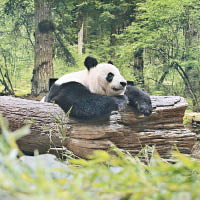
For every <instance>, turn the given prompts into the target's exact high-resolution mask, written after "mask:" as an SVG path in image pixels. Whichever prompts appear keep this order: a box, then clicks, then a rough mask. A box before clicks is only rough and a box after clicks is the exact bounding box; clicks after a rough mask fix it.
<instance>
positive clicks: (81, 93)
mask: <svg viewBox="0 0 200 200" xmlns="http://www.w3.org/2000/svg"><path fill="white" fill-rule="evenodd" d="M52 100H53V101H55V103H56V104H58V105H59V106H60V107H61V108H62V109H63V110H64V111H65V112H66V113H67V112H68V111H69V115H70V116H71V117H75V118H77V119H81V120H96V119H103V118H107V117H109V115H110V114H111V112H112V111H114V110H118V104H117V102H116V101H115V100H114V99H113V98H111V97H109V96H102V95H98V94H93V93H91V92H90V91H89V90H88V89H87V88H86V87H85V86H83V85H82V84H80V83H77V82H68V83H64V84H62V85H60V87H59V90H58V93H57V94H56V96H55V97H54V98H53V99H52Z"/></svg>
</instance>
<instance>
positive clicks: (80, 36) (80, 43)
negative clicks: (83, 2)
mask: <svg viewBox="0 0 200 200" xmlns="http://www.w3.org/2000/svg"><path fill="white" fill-rule="evenodd" d="M78 52H79V54H80V55H83V22H82V25H81V29H80V31H79V32H78Z"/></svg>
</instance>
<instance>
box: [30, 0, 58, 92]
mask: <svg viewBox="0 0 200 200" xmlns="http://www.w3.org/2000/svg"><path fill="white" fill-rule="evenodd" d="M34 5H35V59H34V69H33V77H32V80H31V82H32V89H31V94H32V95H34V96H37V95H39V94H40V93H41V92H47V91H48V80H49V78H52V77H54V75H53V31H54V30H55V27H54V24H53V22H52V19H51V4H50V1H49V0H34Z"/></svg>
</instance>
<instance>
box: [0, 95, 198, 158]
mask: <svg viewBox="0 0 200 200" xmlns="http://www.w3.org/2000/svg"><path fill="white" fill-rule="evenodd" d="M151 99H152V104H153V108H154V109H153V112H152V114H151V116H149V117H146V116H144V115H140V114H138V113H136V112H135V111H134V110H133V108H131V107H127V108H126V109H125V110H123V111H120V112H112V114H111V116H110V119H109V120H107V121H95V122H94V121H93V122H91V121H90V122H89V121H86V122H81V121H78V120H75V119H71V118H70V119H69V118H68V117H66V115H65V113H64V112H63V111H62V109H60V108H59V107H58V106H57V105H55V104H51V103H41V102H38V101H32V100H26V99H20V98H14V97H6V96H2V97H0V113H1V114H2V115H3V117H5V118H7V119H8V121H9V125H10V129H11V130H16V129H18V128H20V127H22V126H24V125H25V124H30V129H31V134H29V135H27V136H25V137H23V138H21V139H20V140H19V141H18V144H19V146H20V148H21V149H22V150H23V151H24V152H28V153H33V152H34V150H35V149H37V150H38V151H39V153H46V152H48V151H49V149H50V148H51V147H56V148H58V149H59V148H60V147H62V146H65V147H67V149H69V150H71V151H72V152H73V153H74V154H75V155H77V156H80V157H82V158H87V157H88V155H90V154H91V153H92V152H93V151H94V150H109V149H110V146H111V144H115V145H116V146H117V147H119V148H122V149H124V150H127V151H129V152H130V153H131V154H132V155H136V154H137V153H138V152H139V151H140V150H141V149H142V148H143V147H145V146H146V145H149V146H155V148H156V149H157V151H158V152H159V153H160V155H161V157H163V158H169V157H170V155H171V149H172V148H173V147H174V146H176V147H177V148H178V149H179V151H180V152H182V153H185V154H190V153H191V151H192V148H193V146H194V144H195V143H196V140H197V138H196V134H195V133H193V132H191V131H190V130H189V129H186V128H185V127H184V125H183V116H184V112H185V109H186V108H187V102H186V101H185V99H184V98H182V97H179V96H159V97H158V96H157V97H155V96H152V97H151ZM65 136H66V137H65Z"/></svg>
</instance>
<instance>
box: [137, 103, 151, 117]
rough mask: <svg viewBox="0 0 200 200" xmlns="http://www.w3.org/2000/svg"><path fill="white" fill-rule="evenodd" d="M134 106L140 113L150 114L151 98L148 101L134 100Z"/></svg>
mask: <svg viewBox="0 0 200 200" xmlns="http://www.w3.org/2000/svg"><path fill="white" fill-rule="evenodd" d="M136 107H137V110H138V111H139V112H140V113H142V114H144V115H145V116H149V115H151V113H152V110H153V108H152V104H151V100H149V101H148V102H146V101H145V102H139V101H136Z"/></svg>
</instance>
